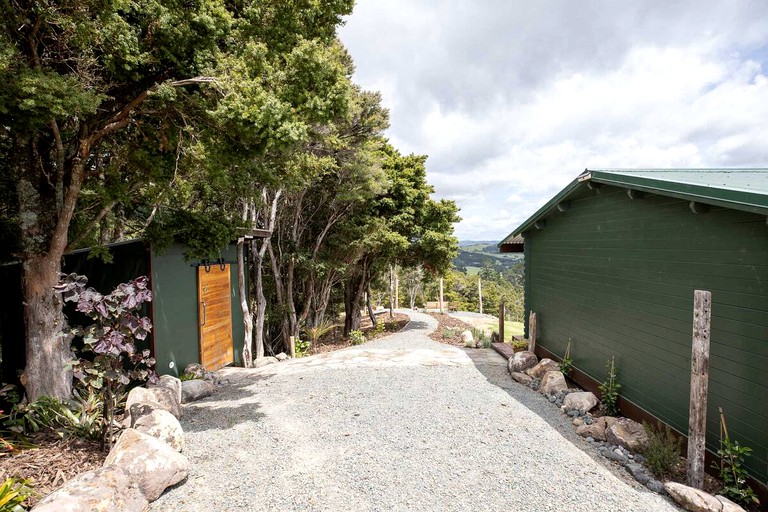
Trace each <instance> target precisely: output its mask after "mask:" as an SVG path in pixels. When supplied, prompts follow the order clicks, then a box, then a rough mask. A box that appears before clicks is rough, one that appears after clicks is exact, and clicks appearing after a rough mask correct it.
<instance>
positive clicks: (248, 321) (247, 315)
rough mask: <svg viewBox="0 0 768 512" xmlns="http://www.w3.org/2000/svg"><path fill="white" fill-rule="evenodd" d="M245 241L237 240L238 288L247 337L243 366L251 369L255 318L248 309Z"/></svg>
mask: <svg viewBox="0 0 768 512" xmlns="http://www.w3.org/2000/svg"><path fill="white" fill-rule="evenodd" d="M244 245H245V240H244V239H242V238H239V239H238V240H237V286H238V291H239V292H240V309H241V310H242V312H243V327H244V330H245V335H244V336H243V366H245V367H246V368H250V367H251V366H253V317H251V308H249V307H248V290H247V289H246V287H245V267H246V262H245V250H244V247H243V246H244Z"/></svg>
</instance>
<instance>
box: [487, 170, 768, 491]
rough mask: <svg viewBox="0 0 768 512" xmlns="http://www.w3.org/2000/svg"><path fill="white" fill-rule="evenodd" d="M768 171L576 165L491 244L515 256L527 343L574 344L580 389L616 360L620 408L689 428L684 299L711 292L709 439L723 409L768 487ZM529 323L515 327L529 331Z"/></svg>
mask: <svg viewBox="0 0 768 512" xmlns="http://www.w3.org/2000/svg"><path fill="white" fill-rule="evenodd" d="M767 218H768V170H602V169H601V170H589V169H588V170H586V171H585V172H584V173H583V174H581V175H580V176H578V178H577V179H575V180H574V181H573V182H572V183H571V184H569V185H568V186H567V187H566V188H565V189H563V190H562V191H561V192H560V193H559V194H557V195H556V196H555V197H554V198H552V200H550V201H549V202H548V203H547V204H545V205H544V206H543V207H542V208H540V209H539V210H538V211H537V212H536V213H535V214H534V215H533V216H531V217H530V218H529V219H528V220H526V221H525V222H524V223H523V224H522V225H520V226H519V227H518V228H517V229H515V231H514V232H512V233H511V234H510V235H509V236H508V237H507V238H506V239H505V240H504V241H502V242H501V243H500V244H499V247H500V249H501V251H502V252H515V251H518V250H520V249H521V247H520V243H519V242H520V240H519V238H518V237H519V236H520V235H522V237H523V242H524V243H523V244H522V250H523V251H524V254H525V270H526V273H525V309H526V318H528V316H529V315H528V313H529V312H530V311H535V312H536V316H537V352H538V353H539V355H543V356H552V357H553V359H555V360H559V359H560V358H561V357H562V356H563V355H564V352H565V349H566V344H567V343H568V342H569V341H571V357H572V358H573V360H574V363H575V367H576V369H577V370H578V372H576V374H575V376H576V378H575V380H577V381H578V380H580V381H581V382H579V383H580V384H582V385H583V386H584V387H587V388H588V389H591V390H596V387H597V386H596V384H597V383H598V382H602V381H603V380H604V379H605V378H606V375H607V370H606V367H605V366H606V362H607V361H608V360H609V359H610V358H611V357H612V356H615V358H616V364H617V366H618V368H619V375H618V378H619V382H620V383H621V385H622V388H621V395H622V402H621V404H620V405H621V406H622V411H623V412H624V413H625V414H627V415H629V416H635V417H638V418H643V417H648V416H651V417H654V418H656V419H659V420H661V421H663V422H664V423H667V424H668V425H670V426H672V427H673V428H674V429H675V430H677V431H678V432H680V433H682V434H686V433H687V432H688V410H689V392H690V373H691V343H692V329H693V327H692V321H693V295H694V291H695V290H709V291H710V292H711V293H712V320H711V345H710V367H709V368H710V370H709V395H708V396H709V398H708V408H707V448H708V450H710V451H712V452H714V451H716V450H717V448H718V446H719V415H718V408H719V407H722V409H723V411H724V413H725V415H726V419H727V426H728V430H729V433H730V435H731V438H732V439H735V440H738V441H739V443H740V444H741V445H742V446H749V447H751V448H752V450H753V452H752V456H751V457H749V459H748V461H747V466H748V469H749V471H750V473H751V474H752V475H753V476H754V477H755V479H756V480H757V481H759V482H760V483H762V484H766V483H768V406H767V405H766V404H768V223H767ZM527 329H528V325H526V334H527Z"/></svg>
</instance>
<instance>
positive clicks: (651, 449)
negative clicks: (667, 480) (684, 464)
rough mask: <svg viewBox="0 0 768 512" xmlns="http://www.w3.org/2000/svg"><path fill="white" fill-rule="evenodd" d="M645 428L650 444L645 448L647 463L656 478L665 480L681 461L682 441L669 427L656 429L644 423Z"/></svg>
mask: <svg viewBox="0 0 768 512" xmlns="http://www.w3.org/2000/svg"><path fill="white" fill-rule="evenodd" d="M643 428H644V429H645V433H646V434H647V435H648V443H647V444H646V445H645V447H644V448H643V456H644V457H645V462H646V464H647V465H648V468H649V469H650V470H651V472H652V473H653V474H654V475H656V478H659V479H661V478H664V477H665V476H667V475H669V474H670V473H671V471H672V469H673V468H674V467H675V464H677V462H678V461H679V460H680V449H681V448H680V447H681V442H682V440H681V439H680V438H679V437H677V436H676V435H675V434H674V432H672V429H670V428H669V427H668V426H667V425H662V426H660V427H654V426H653V425H651V424H649V423H647V422H645V421H644V422H643Z"/></svg>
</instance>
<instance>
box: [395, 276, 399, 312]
mask: <svg viewBox="0 0 768 512" xmlns="http://www.w3.org/2000/svg"><path fill="white" fill-rule="evenodd" d="M399 307H400V272H398V271H397V268H395V309H397V308H399Z"/></svg>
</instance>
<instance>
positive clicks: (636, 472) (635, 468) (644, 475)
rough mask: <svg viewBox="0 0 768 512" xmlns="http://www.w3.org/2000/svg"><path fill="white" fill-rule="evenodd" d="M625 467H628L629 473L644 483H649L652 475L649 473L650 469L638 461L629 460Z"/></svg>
mask: <svg viewBox="0 0 768 512" xmlns="http://www.w3.org/2000/svg"><path fill="white" fill-rule="evenodd" d="M624 467H625V468H627V471H628V472H629V474H630V475H632V476H633V477H634V479H635V480H637V481H638V482H640V483H641V484H642V485H645V484H647V483H648V482H649V481H650V480H651V475H649V474H648V471H646V469H645V468H644V467H643V466H642V465H640V464H638V463H636V462H629V463H627V464H626V465H625V466H624Z"/></svg>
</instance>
